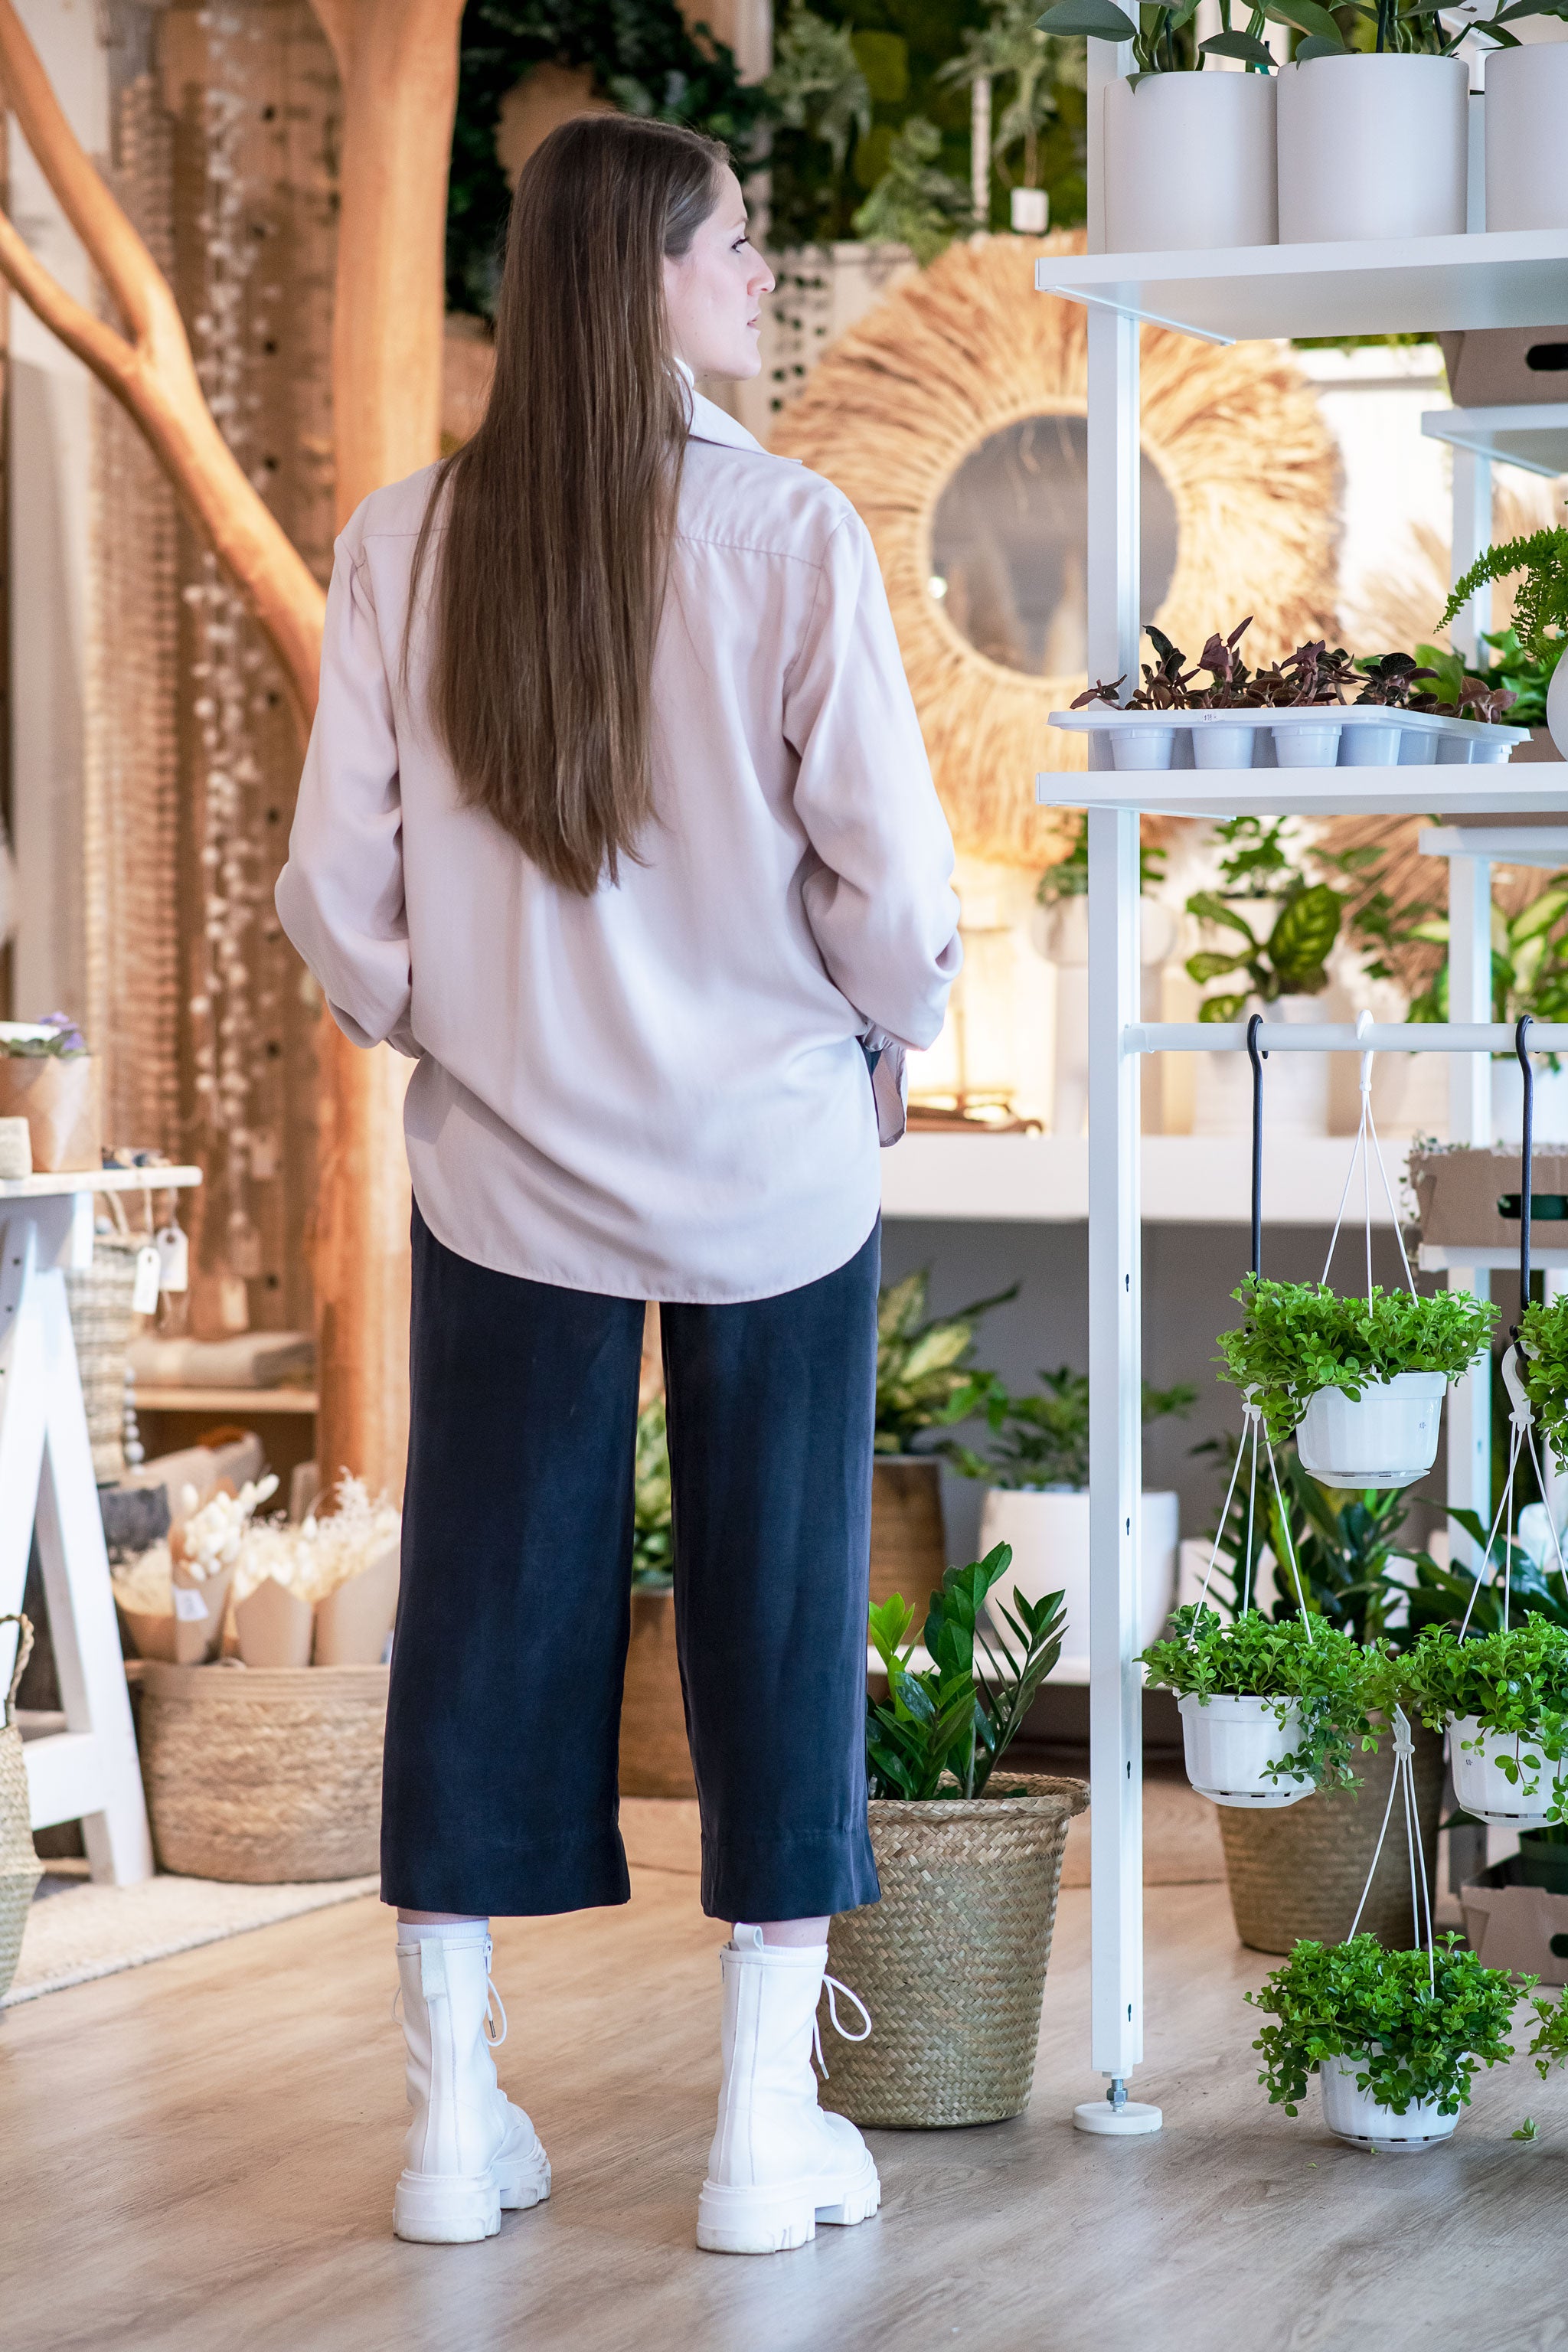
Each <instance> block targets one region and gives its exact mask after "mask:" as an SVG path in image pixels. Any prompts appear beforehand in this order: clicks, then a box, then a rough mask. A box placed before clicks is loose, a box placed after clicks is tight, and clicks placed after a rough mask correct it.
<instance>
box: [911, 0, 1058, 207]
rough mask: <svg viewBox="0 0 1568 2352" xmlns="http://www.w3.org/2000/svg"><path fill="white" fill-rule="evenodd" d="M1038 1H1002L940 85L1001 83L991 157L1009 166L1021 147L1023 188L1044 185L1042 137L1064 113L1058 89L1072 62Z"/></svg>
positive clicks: (967, 40) (970, 31)
mask: <svg viewBox="0 0 1568 2352" xmlns="http://www.w3.org/2000/svg"><path fill="white" fill-rule="evenodd" d="M1035 5H1036V0H1002V5H1001V6H1000V7H999V8H998V9H997V10H996V12H995V14H994V16H992V17H991V18H990V20H989V22H988V23H986V24H984V25H983V26H978V27H976V26H969V27H968V28H967V29H966V30H965V32H964V35H963V49H962V50H961V52H960V54H959V55H958V56H957V57H955V58H949V59H948V61H947V63H946V64H945V65H944V66H941V67H939V68H938V69H937V77H936V78H937V79H938V81H939V82H946V83H949V84H957V85H958V86H960V87H961V88H963V89H970V88H972V87H973V84H974V83H975V82H977V81H989V82H992V83H1001V84H1003V85H1005V90H1006V97H1005V104H1004V105H1003V108H1002V112H1001V115H1000V118H999V120H998V121H997V123H996V127H995V130H994V132H993V134H992V141H991V153H992V157H993V159H994V161H995V162H997V163H1005V160H1006V158H1007V157H1008V156H1009V155H1010V154H1011V153H1012V152H1013V150H1014V149H1015V148H1016V147H1019V146H1021V147H1022V149H1023V151H1024V152H1023V175H1022V178H1021V179H1020V180H1019V182H1018V183H1017V184H1018V185H1019V186H1022V187H1026V188H1037V187H1038V186H1039V184H1040V178H1039V172H1040V133H1041V132H1042V131H1044V130H1045V129H1046V128H1047V125H1048V124H1049V123H1050V122H1052V121H1054V120H1055V119H1056V117H1057V115H1058V112H1059V100H1058V83H1059V81H1060V79H1061V78H1062V74H1063V69H1064V67H1065V66H1066V64H1067V58H1066V57H1065V55H1064V53H1063V52H1062V50H1061V49H1060V47H1059V46H1058V43H1057V42H1055V41H1053V40H1052V39H1051V38H1050V37H1049V36H1048V35H1047V34H1046V33H1043V32H1041V30H1040V28H1039V26H1038V25H1037V23H1036V21H1035Z"/></svg>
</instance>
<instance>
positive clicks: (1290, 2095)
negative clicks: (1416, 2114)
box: [1244, 1936, 1555, 2116]
mask: <svg viewBox="0 0 1568 2352" xmlns="http://www.w3.org/2000/svg"><path fill="white" fill-rule="evenodd" d="M1433 1979H1436V1989H1435V1990H1434V1984H1433ZM1535 1981H1536V1980H1535V1979H1534V1978H1533V1977H1530V1978H1526V1979H1521V1980H1520V1981H1518V1982H1517V1983H1516V1980H1515V1979H1513V1978H1512V1977H1510V1975H1509V1974H1508V1973H1507V1972H1506V1971H1505V1970H1504V1969H1488V1968H1483V1967H1482V1966H1481V1963H1480V1961H1479V1959H1478V1958H1476V1956H1475V1954H1474V1953H1473V1952H1470V1951H1467V1950H1466V1949H1465V1948H1464V1946H1463V1945H1462V1944H1461V1942H1460V1940H1459V1938H1458V1937H1457V1936H1441V1937H1438V1938H1437V1941H1436V1946H1435V1947H1434V1949H1433V1954H1432V1963H1431V1970H1430V1973H1429V1972H1428V1965H1427V1956H1426V1953H1425V1952H1424V1951H1421V1952H1388V1951H1384V1948H1383V1946H1382V1945H1381V1944H1380V1943H1379V1942H1378V1940H1377V1938H1376V1937H1375V1936H1356V1937H1352V1939H1351V1941H1350V1942H1349V1943H1348V1944H1316V1943H1310V1942H1303V1943H1300V1944H1298V1945H1297V1946H1296V1948H1295V1950H1294V1951H1293V1952H1292V1953H1291V1954H1290V1957H1289V1959H1288V1960H1287V1961H1286V1963H1285V1965H1284V1967H1283V1968H1280V1969H1275V1970H1274V1972H1273V1974H1272V1975H1271V1976H1269V1977H1267V1978H1266V1979H1264V1982H1263V1986H1262V1989H1261V1990H1259V1991H1258V1992H1249V1993H1247V1994H1246V1995H1244V1998H1245V1999H1246V2000H1248V2001H1250V2002H1251V2004H1252V2006H1253V2007H1254V2008H1255V2009H1260V2010H1263V2011H1267V2012H1268V2015H1269V2016H1270V2017H1272V2018H1273V2020H1274V2023H1273V2024H1271V2025H1266V2026H1265V2027H1264V2028H1263V2030H1262V2032H1260V2033H1259V2035H1258V2040H1257V2041H1256V2042H1254V2043H1253V2045H1252V2046H1253V2048H1254V2049H1255V2050H1257V2051H1258V2052H1260V2053H1261V2054H1262V2058H1263V2071H1262V2073H1261V2074H1259V2075H1258V2081H1259V2082H1260V2083H1261V2084H1264V2085H1265V2087H1266V2088H1267V2090H1268V2096H1269V2098H1270V2100H1271V2101H1272V2102H1273V2104H1274V2105H1276V2106H1282V2107H1283V2108H1284V2110H1285V2112H1286V2114H1287V2115H1288V2116H1293V2115H1295V2114H1296V2113H1297V2111H1298V2109H1299V2107H1300V2103H1301V2101H1302V2100H1303V2099H1304V2098H1305V2097H1306V2095H1307V2080H1308V2077H1309V2075H1310V2074H1315V2073H1316V2072H1317V2070H1318V2068H1319V2067H1320V2066H1321V2064H1322V2063H1323V2061H1324V2060H1325V2059H1328V2058H1350V2059H1353V2060H1355V2061H1356V2062H1357V2063H1356V2087H1357V2088H1358V2090H1361V2091H1363V2092H1369V2093H1370V2094H1371V2095H1372V2096H1373V2099H1375V2100H1376V2102H1377V2104H1378V2105H1379V2106H1381V2107H1387V2108H1389V2109H1391V2110H1392V2112H1393V2113H1394V2115H1396V2116H1403V2115H1405V2114H1407V2113H1408V2112H1409V2110H1410V2108H1411V2107H1413V2106H1419V2105H1425V2103H1426V2101H1427V2100H1432V2101H1435V2102H1436V2107H1437V2112H1438V2114H1439V2115H1444V2116H1456V2115H1458V2112H1459V2109H1460V2108H1461V2107H1462V2106H1468V2104H1469V2097H1470V2084H1471V2082H1472V2081H1473V2079H1474V2077H1475V2072H1476V2068H1477V2067H1478V2065H1484V2066H1495V2065H1496V2064H1497V2063H1498V2061H1499V2060H1500V2059H1508V2058H1511V2057H1512V2055H1513V2044H1512V2043H1511V2042H1510V2041H1508V2040H1507V2038H1506V2037H1507V2035H1508V2032H1509V2030H1510V2026H1511V2023H1512V2020H1513V2011H1514V2005H1515V2003H1516V2001H1517V2000H1518V1999H1519V1997H1520V1995H1521V1993H1525V1992H1528V1991H1530V1990H1531V1987H1532V1986H1533V1985H1534V1983H1535ZM1554 2030H1555V2029H1554ZM1541 2040H1542V2036H1541V2035H1538V2036H1537V2041H1538V2042H1540V2041H1541ZM1549 2063H1550V2061H1549ZM1546 2071H1547V2068H1546V2067H1545V2066H1543V2067H1542V2073H1543V2074H1544V2073H1545V2072H1546Z"/></svg>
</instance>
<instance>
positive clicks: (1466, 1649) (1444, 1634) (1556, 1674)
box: [1395, 1612, 1568, 1825]
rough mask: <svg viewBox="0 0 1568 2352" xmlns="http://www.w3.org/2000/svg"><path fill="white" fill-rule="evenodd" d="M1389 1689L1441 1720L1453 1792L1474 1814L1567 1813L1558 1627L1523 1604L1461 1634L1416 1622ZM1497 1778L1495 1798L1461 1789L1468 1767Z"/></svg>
mask: <svg viewBox="0 0 1568 2352" xmlns="http://www.w3.org/2000/svg"><path fill="white" fill-rule="evenodd" d="M1395 1673H1396V1676H1397V1696H1398V1698H1399V1700H1400V1702H1401V1703H1402V1704H1403V1705H1404V1706H1405V1709H1406V1710H1407V1712H1409V1713H1411V1714H1418V1715H1419V1716H1420V1717H1421V1719H1422V1721H1423V1722H1424V1723H1426V1724H1427V1725H1428V1726H1430V1727H1431V1728H1432V1729H1433V1730H1441V1729H1443V1728H1445V1727H1447V1728H1448V1730H1449V1731H1450V1734H1451V1738H1450V1748H1449V1754H1450V1759H1451V1761H1452V1764H1453V1768H1454V1780H1455V1791H1456V1794H1457V1796H1458V1801H1459V1803H1460V1805H1461V1807H1462V1808H1463V1810H1464V1811H1466V1812H1468V1813H1469V1814H1471V1815H1472V1816H1473V1817H1474V1818H1476V1819H1478V1820H1481V1819H1488V1818H1491V1819H1507V1820H1510V1822H1514V1823H1515V1824H1516V1825H1522V1824H1523V1823H1524V1822H1527V1821H1530V1820H1532V1819H1533V1820H1535V1821H1549V1822H1565V1821H1568V1626H1563V1625H1560V1624H1554V1623H1553V1622H1552V1621H1551V1619H1550V1618H1548V1617H1546V1616H1545V1615H1543V1614H1542V1613H1541V1612H1531V1614H1530V1615H1528V1616H1526V1617H1524V1618H1523V1619H1522V1620H1521V1622H1519V1623H1517V1624H1513V1625H1510V1626H1507V1627H1502V1626H1500V1627H1499V1628H1498V1629H1497V1630H1496V1631H1495V1632H1493V1633H1481V1634H1479V1635H1475V1636H1472V1637H1470V1638H1468V1639H1466V1640H1464V1641H1461V1640H1460V1639H1459V1637H1458V1633H1456V1632H1455V1630H1454V1629H1453V1627H1452V1626H1449V1625H1429V1626H1427V1627H1426V1628H1425V1629H1424V1630H1423V1632H1422V1633H1421V1636H1420V1639H1419V1640H1418V1641H1417V1642H1416V1643H1415V1647H1414V1649H1412V1650H1411V1651H1409V1652H1408V1653H1407V1654H1406V1655H1405V1657H1403V1658H1402V1659H1401V1660H1400V1661H1399V1663H1398V1665H1397V1668H1396V1669H1395ZM1483 1765H1484V1766H1485V1767H1486V1768H1487V1769H1488V1770H1489V1772H1491V1773H1494V1774H1496V1775H1498V1776H1500V1780H1501V1781H1502V1783H1503V1784H1505V1788H1506V1790H1507V1791H1510V1792H1511V1801H1510V1797H1509V1796H1507V1795H1498V1796H1497V1797H1496V1798H1495V1801H1489V1800H1488V1799H1487V1798H1486V1796H1485V1795H1484V1794H1481V1793H1479V1791H1480V1789H1481V1783H1480V1782H1479V1780H1477V1782H1476V1790H1477V1793H1476V1794H1471V1793H1468V1790H1467V1781H1468V1779H1469V1777H1470V1775H1471V1773H1472V1770H1474V1771H1476V1772H1479V1769H1480V1768H1481V1767H1482V1766H1483Z"/></svg>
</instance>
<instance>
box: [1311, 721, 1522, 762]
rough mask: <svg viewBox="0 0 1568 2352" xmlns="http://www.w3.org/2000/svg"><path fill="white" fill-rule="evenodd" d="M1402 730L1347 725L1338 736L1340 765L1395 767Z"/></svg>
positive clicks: (1392, 727) (1388, 727)
mask: <svg viewBox="0 0 1568 2352" xmlns="http://www.w3.org/2000/svg"><path fill="white" fill-rule="evenodd" d="M1402 732H1403V730H1401V729H1400V728H1398V727H1396V726H1387V727H1381V726H1374V727H1347V728H1346V729H1345V730H1344V731H1343V732H1342V735H1341V737H1340V765H1341V767H1342V768H1397V767H1398V765H1399V742H1400V736H1401V734H1402ZM1507 748H1508V747H1507V746H1506V745H1505V746H1504V749H1505V751H1506V749H1507Z"/></svg>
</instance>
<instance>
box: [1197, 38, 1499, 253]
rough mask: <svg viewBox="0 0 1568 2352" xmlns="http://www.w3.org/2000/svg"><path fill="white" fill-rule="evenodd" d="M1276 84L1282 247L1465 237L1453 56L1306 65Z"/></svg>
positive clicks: (1463, 70)
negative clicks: (1359, 241)
mask: <svg viewBox="0 0 1568 2352" xmlns="http://www.w3.org/2000/svg"><path fill="white" fill-rule="evenodd" d="M1201 78H1202V79H1205V80H1206V79H1207V76H1206V75H1205V76H1203V77H1201ZM1278 80H1279V242H1280V244H1281V245H1313V244H1317V243H1320V242H1322V243H1338V242H1340V241H1341V240H1345V241H1352V240H1359V239H1362V238H1364V237H1376V238H1378V239H1379V240H1386V241H1387V242H1389V243H1390V244H1392V243H1394V242H1395V241H1396V240H1398V239H1400V238H1404V237H1411V236H1462V235H1463V234H1464V229H1465V190H1466V173H1467V165H1468V117H1467V113H1466V109H1467V107H1468V102H1469V87H1470V79H1469V68H1468V66H1467V65H1466V64H1465V63H1464V61H1463V59H1462V58H1418V57H1411V56H1409V55H1407V54H1395V53H1394V52H1393V51H1391V50H1390V51H1385V52H1384V55H1383V56H1381V57H1378V56H1375V55H1371V54H1367V53H1364V52H1363V53H1358V54H1356V55H1355V56H1348V57H1342V58H1309V59H1308V60H1307V62H1306V64H1305V65H1293V66H1281V68H1279V75H1278Z"/></svg>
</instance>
